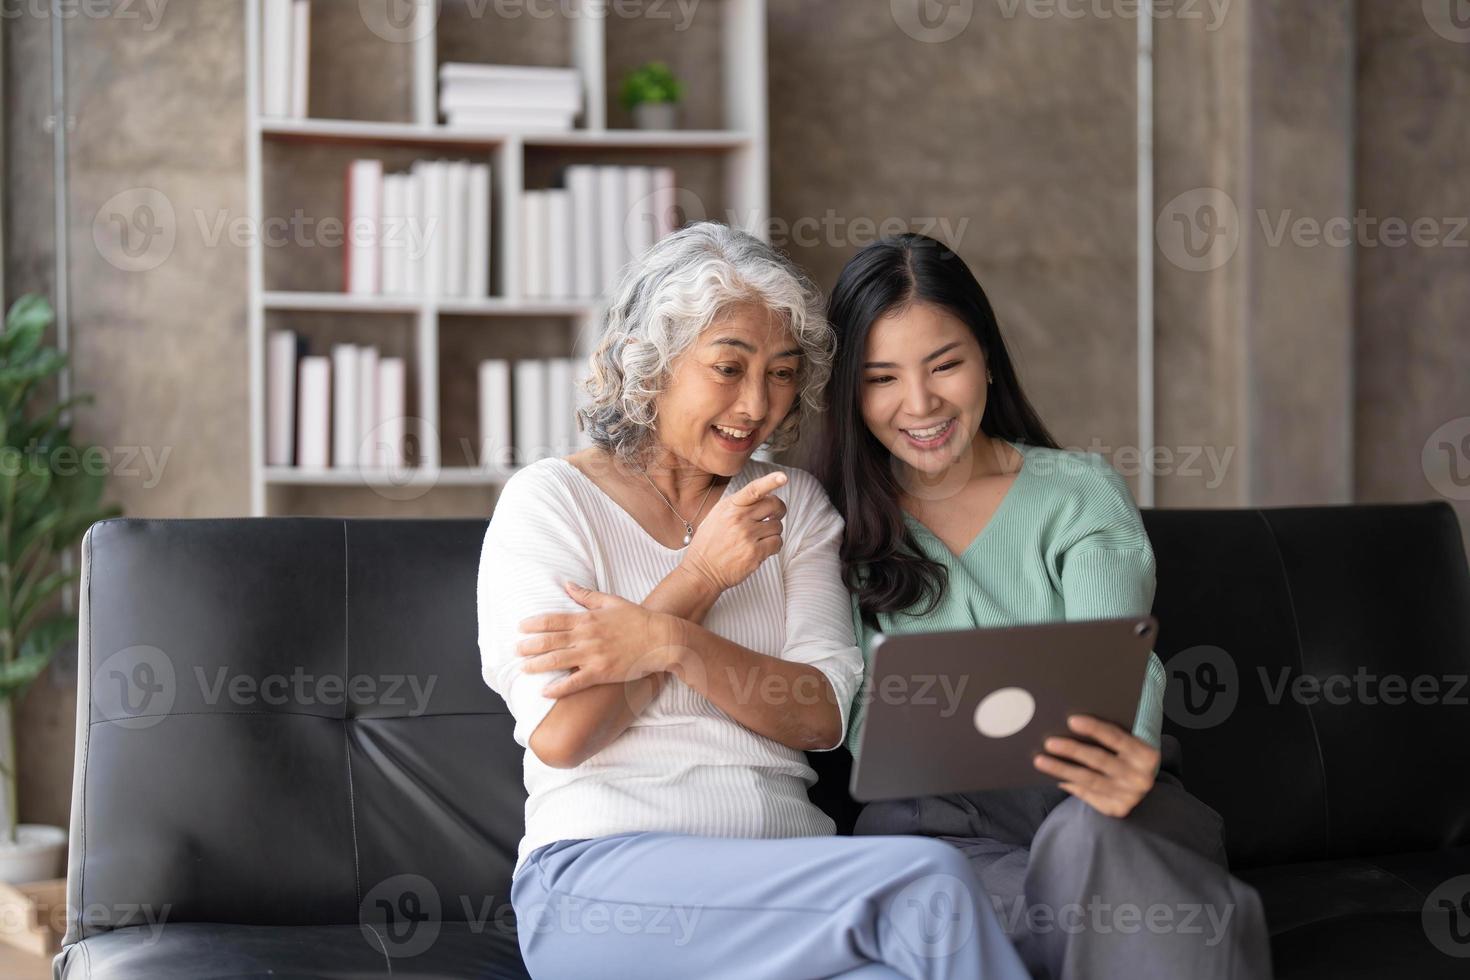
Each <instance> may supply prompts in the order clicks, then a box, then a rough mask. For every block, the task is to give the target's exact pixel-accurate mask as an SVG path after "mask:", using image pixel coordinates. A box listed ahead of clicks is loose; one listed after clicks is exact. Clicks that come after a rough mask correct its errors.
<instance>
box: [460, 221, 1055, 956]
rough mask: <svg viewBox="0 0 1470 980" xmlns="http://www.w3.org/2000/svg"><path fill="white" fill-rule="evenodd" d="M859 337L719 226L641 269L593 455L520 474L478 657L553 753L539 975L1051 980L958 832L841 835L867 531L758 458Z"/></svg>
mask: <svg viewBox="0 0 1470 980" xmlns="http://www.w3.org/2000/svg"><path fill="white" fill-rule="evenodd" d="M832 351H833V334H832V331H831V329H830V328H829V326H828V325H827V323H826V322H825V320H824V318H823V316H822V314H821V307H820V300H819V297H818V296H817V294H816V291H815V290H814V289H813V288H812V286H811V284H810V283H809V282H808V281H807V280H806V279H805V278H804V277H803V276H802V275H801V274H800V273H799V272H797V270H796V269H795V268H794V267H793V266H792V265H791V264H790V263H789V262H788V261H787V260H786V259H785V258H783V257H782V256H781V255H780V254H779V253H777V252H775V251H774V250H772V249H771V248H770V247H769V246H767V245H765V244H764V243H762V242H760V241H759V240H757V239H755V238H753V237H751V236H750V235H747V234H744V233H742V232H739V231H735V230H731V229H729V228H727V227H724V226H722V225H718V224H713V223H701V224H696V225H692V226H690V227H688V228H686V229H684V230H682V231H680V232H678V233H676V234H674V235H671V236H669V237H667V238H665V239H664V240H663V241H662V242H660V243H659V244H658V245H657V246H655V247H654V248H653V249H652V250H651V251H649V252H648V253H647V254H646V255H644V256H643V257H642V259H641V260H640V261H639V262H637V263H635V264H634V265H633V266H632V267H631V268H630V269H629V270H627V271H626V272H625V274H624V277H623V279H622V281H621V283H620V285H619V287H618V289H617V291H616V295H615V296H614V298H613V301H612V303H611V306H610V308H609V312H608V315H607V322H606V328H605V333H604V336H603V338H602V342H601V345H600V347H599V348H598V350H597V352H596V353H595V354H594V355H593V364H592V368H593V371H592V376H591V380H590V381H589V384H588V387H589V392H590V395H591V399H590V403H589V404H588V405H587V406H586V407H584V408H583V410H582V412H581V423H582V424H583V425H584V426H585V427H586V429H587V431H588V432H589V433H590V435H591V437H592V442H593V447H592V448H590V449H587V450H584V451H582V452H579V453H576V454H574V455H572V456H569V457H566V458H564V459H544V460H541V461H539V462H536V463H534V464H532V465H530V466H527V467H526V468H524V469H523V470H521V471H520V472H518V473H517V474H516V475H515V476H514V477H513V478H512V479H511V480H510V481H508V482H507V484H506V486H505V489H504V492H503V493H502V494H501V496H500V500H499V502H498V503H497V505H496V508H495V513H494V516H493V517H492V519H491V521H490V526H489V529H488V531H487V533H486V535H485V544H484V551H483V553H482V555H481V559H480V575H479V616H480V649H481V654H482V657H483V662H484V677H485V681H486V683H487V684H489V685H490V687H491V688H493V689H494V690H495V691H496V692H497V693H499V694H500V695H501V696H502V697H503V698H504V699H505V701H506V703H507V704H508V705H509V707H510V710H511V712H512V714H513V715H514V716H515V731H514V737H515V739H516V741H517V742H519V743H520V744H521V745H523V746H525V747H526V748H527V750H528V751H527V752H526V755H525V782H526V790H527V792H528V794H529V796H528V798H527V800H526V831H525V836H524V838H523V839H522V840H521V844H520V852H519V856H518V859H517V862H516V869H515V874H514V879H513V884H512V887H511V902H512V904H513V906H514V907H515V910H516V912H517V918H518V920H519V928H520V945H521V951H522V953H523V955H524V957H525V960H526V963H527V965H528V966H529V968H530V969H531V971H532V973H533V974H534V975H536V976H538V977H541V976H545V977H583V976H592V975H598V976H608V977H621V976H630V977H631V976H636V977H671V978H680V980H683V978H687V977H702V978H704V977H738V978H742V980H743V978H747V977H762V978H816V977H831V976H843V977H850V976H851V977H855V976H863V977H869V978H876V977H895V976H904V977H934V978H938V977H967V978H973V977H997V978H1020V977H1024V976H1025V975H1026V974H1025V971H1024V969H1023V968H1022V967H1021V965H1020V962H1019V960H1018V958H1017V956H1016V953H1015V951H1014V949H1013V948H1012V947H1011V944H1010V943H1009V942H1008V941H1007V939H1006V937H1005V934H1004V932H1003V931H1002V930H1001V928H1000V925H999V922H998V921H997V919H996V915H995V911H994V909H993V908H992V907H991V904H990V902H989V901H988V900H987V899H986V898H985V895H984V893H983V891H982V890H981V887H980V885H979V883H978V880H977V879H976V878H975V876H974V873H973V871H972V870H971V868H970V865H969V862H968V861H966V860H965V858H964V857H963V856H962V855H960V854H959V852H958V851H956V850H955V849H954V848H952V847H950V846H949V845H947V844H945V843H943V842H940V841H935V840H928V839H924V838H912V837H896V836H895V837H867V838H851V837H838V836H835V835H834V829H835V828H834V825H833V822H832V820H831V819H830V818H828V817H827V816H826V815H825V814H824V813H822V811H821V810H819V809H818V808H817V807H815V806H814V805H812V803H811V801H810V800H809V799H808V797H807V793H806V790H807V787H808V786H810V785H811V784H812V783H813V781H814V780H815V774H814V773H813V771H812V769H811V767H810V766H809V765H807V762H806V759H805V757H804V756H803V751H804V750H805V751H825V750H829V749H833V748H836V747H837V746H839V745H841V744H842V740H843V733H844V731H845V729H846V726H847V723H848V708H849V705H850V704H851V702H852V699H853V695H854V694H855V692H856V691H857V688H858V686H859V684H860V682H861V680H862V670H863V663H862V658H861V655H860V654H859V652H858V649H857V646H856V643H855V640H854V636H853V630H852V622H851V617H850V607H849V600H848V597H847V593H846V590H845V588H844V586H843V584H842V579H841V568H840V561H839V557H838V549H839V544H840V540H841V536H842V527H843V525H842V520H841V518H840V517H839V516H838V515H837V513H836V512H835V511H834V510H833V509H832V506H831V505H830V504H829V503H828V501H827V499H826V496H825V495H824V493H823V492H822V489H821V487H820V486H819V485H818V484H817V482H816V480H815V479H814V478H812V477H811V476H810V475H809V474H807V473H805V472H803V471H801V470H797V469H792V468H789V467H784V466H778V465H775V464H772V463H765V462H759V461H756V460H753V459H752V458H751V456H752V454H753V453H754V452H755V450H756V449H757V448H759V447H761V446H763V445H769V446H771V447H772V448H779V447H781V446H784V445H787V444H789V443H790V442H791V441H792V440H793V439H794V438H795V435H796V433H797V431H798V428H799V425H800V422H801V418H802V412H803V409H804V408H811V407H814V406H816V405H818V404H819V401H820V396H821V391H822V386H823V384H824V383H825V381H826V378H827V373H828V365H829V364H830V361H831V357H832ZM716 490H718V491H719V492H718V493H716V492H715V491H716Z"/></svg>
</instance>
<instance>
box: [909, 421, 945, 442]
mask: <svg viewBox="0 0 1470 980" xmlns="http://www.w3.org/2000/svg"><path fill="white" fill-rule="evenodd" d="M952 422H954V419H945V420H944V421H943V422H940V423H939V424H938V425H931V426H929V428H927V429H904V430H903V431H905V432H907V433H908V434H909V435H911V436H913V437H914V438H915V439H933V438H934V437H935V436H937V435H939V434H940V433H941V432H943V431H944V430H945V429H947V428H949V426H950V424H951V423H952Z"/></svg>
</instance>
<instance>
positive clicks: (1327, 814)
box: [1256, 509, 1332, 856]
mask: <svg viewBox="0 0 1470 980" xmlns="http://www.w3.org/2000/svg"><path fill="white" fill-rule="evenodd" d="M1256 516H1258V517H1260V519H1261V523H1262V524H1264V525H1266V533H1267V534H1268V535H1270V537H1271V547H1272V549H1273V550H1274V551H1275V552H1276V565H1277V567H1278V568H1280V569H1281V581H1282V582H1283V583H1285V585H1286V605H1287V608H1288V609H1290V610H1291V632H1292V635H1293V636H1294V637H1295V638H1296V660H1297V668H1298V670H1299V672H1300V673H1301V674H1305V673H1306V672H1307V662H1306V656H1305V654H1304V653H1303V650H1302V624H1301V620H1300V619H1299V618H1298V617H1297V613H1296V594H1295V593H1294V592H1293V591H1292V588H1291V576H1290V575H1289V574H1287V571H1286V559H1285V558H1283V557H1282V555H1281V541H1280V539H1279V538H1277V537H1276V528H1275V527H1273V526H1272V525H1271V520H1270V518H1268V517H1267V516H1266V512H1265V511H1263V510H1259V509H1258V510H1257V511H1256ZM1302 707H1303V708H1305V709H1306V711H1307V724H1308V725H1309V726H1310V727H1311V729H1312V745H1313V746H1314V747H1315V748H1316V749H1317V769H1318V771H1319V772H1320V773H1321V774H1322V826H1323V842H1322V843H1323V854H1324V856H1325V855H1328V854H1331V853H1332V810H1331V808H1330V806H1329V801H1330V800H1331V798H1332V797H1331V795H1330V794H1329V793H1328V792H1327V758H1326V756H1325V755H1323V753H1322V738H1321V736H1320V735H1319V734H1318V733H1317V719H1316V716H1314V715H1313V714H1312V706H1311V705H1310V704H1304V705H1302Z"/></svg>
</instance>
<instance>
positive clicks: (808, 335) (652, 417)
mask: <svg viewBox="0 0 1470 980" xmlns="http://www.w3.org/2000/svg"><path fill="white" fill-rule="evenodd" d="M745 304H750V305H755V306H759V307H762V308H764V309H766V310H768V311H770V312H771V313H772V314H774V315H775V316H776V317H778V318H779V320H780V322H781V323H783V324H784V325H785V326H786V327H787V329H789V330H790V331H791V336H792V337H793V338H794V339H795V340H796V343H797V344H798V346H800V347H801V350H802V353H803V357H802V358H801V366H800V368H799V369H798V376H797V383H798V386H799V392H800V393H799V396H798V397H797V399H796V401H795V403H794V404H793V405H792V407H791V411H790V412H788V413H787V416H786V417H785V418H784V419H782V420H781V423H780V424H779V425H778V426H777V427H776V429H775V431H774V432H772V434H771V437H770V438H769V439H768V440H767V441H766V445H767V446H768V447H769V448H771V449H774V450H780V449H785V448H787V447H788V446H790V445H791V444H792V443H793V442H795V440H796V436H797V433H798V432H799V431H800V427H801V420H802V415H803V414H804V413H806V412H815V411H820V410H821V408H822V403H821V399H822V391H823V389H824V388H825V387H826V384H827V379H828V376H829V375H830V374H831V369H832V355H833V350H834V347H835V345H836V334H835V332H834V331H833V330H832V327H831V326H830V325H829V324H828V323H827V318H826V315H825V311H824V308H823V301H822V296H821V293H820V292H819V291H818V290H817V288H816V286H814V285H813V284H812V282H811V280H810V279H809V278H807V276H806V275H805V274H803V273H802V272H801V270H800V269H798V268H797V267H796V266H795V264H793V263H792V262H791V260H790V259H788V258H786V256H784V255H782V254H781V253H780V252H778V251H777V250H776V249H774V248H772V247H771V246H770V245H768V244H766V243H765V242H763V241H761V240H760V239H759V238H756V237H755V236H754V235H750V234H748V233H746V232H744V231H741V230H739V229H736V228H731V227H729V226H728V225H724V224H720V223H718V222H714V221H701V222H697V223H694V224H691V225H688V226H687V227H685V228H683V229H681V230H679V231H677V232H675V233H673V234H672V235H669V236H667V237H665V238H664V239H663V240H662V241H660V242H659V243H658V244H656V245H654V246H653V248H651V249H649V250H648V251H647V252H645V253H644V254H643V255H642V256H641V257H640V258H639V259H638V260H637V261H635V262H633V263H631V264H630V265H628V266H627V267H626V268H625V269H624V270H623V272H622V274H621V276H620V277H619V279H618V283H617V286H616V288H615V289H614V291H613V297H612V301H611V303H610V304H609V306H608V311H607V315H606V318H605V320H604V323H603V328H602V339H601V341H600V342H599V343H598V346H597V350H596V351H595V352H594V353H593V354H592V357H591V365H590V367H591V372H590V375H589V377H588V378H587V380H586V381H585V382H583V387H584V388H585V390H586V392H587V395H588V396H589V397H588V399H587V401H586V403H585V404H584V405H583V406H582V407H581V408H580V409H579V410H578V412H577V416H578V424H579V425H580V426H581V427H582V428H583V430H584V431H586V432H587V434H588V436H589V437H590V438H591V440H592V443H593V444H594V445H596V446H599V447H601V448H603V449H605V450H607V451H608V452H609V453H611V454H612V455H613V457H614V458H615V459H617V460H619V461H622V462H626V463H629V464H632V465H635V466H642V465H643V464H644V463H645V462H646V461H647V459H648V457H649V455H651V453H652V451H653V449H654V426H655V423H656V421H657V416H658V410H657V401H658V396H659V395H660V394H662V393H663V391H664V390H665V389H666V388H667V387H668V384H669V380H670V378H671V376H672V370H671V367H672V364H673V362H674V361H675V359H677V358H678V357H679V356H680V355H681V354H683V353H684V352H686V351H687V350H689V349H690V348H691V347H693V346H694V343H695V341H696V340H698V338H699V335H700V334H701V333H702V332H703V331H704V329H705V328H706V327H708V326H709V325H710V324H711V323H713V322H714V321H715V320H717V319H718V318H719V317H720V316H721V315H722V314H724V313H725V312H726V311H728V310H729V309H731V308H732V307H735V306H738V305H745Z"/></svg>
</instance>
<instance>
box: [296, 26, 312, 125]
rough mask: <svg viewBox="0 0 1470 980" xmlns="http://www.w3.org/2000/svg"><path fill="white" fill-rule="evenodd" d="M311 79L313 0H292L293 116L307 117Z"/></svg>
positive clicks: (308, 113)
mask: <svg viewBox="0 0 1470 980" xmlns="http://www.w3.org/2000/svg"><path fill="white" fill-rule="evenodd" d="M310 80H311V0H291V118H293V119H305V118H306V117H307V116H309V115H310V114H311V113H310V112H308V111H307V101H308V98H307V97H308V95H309V93H310V85H309V83H310Z"/></svg>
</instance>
